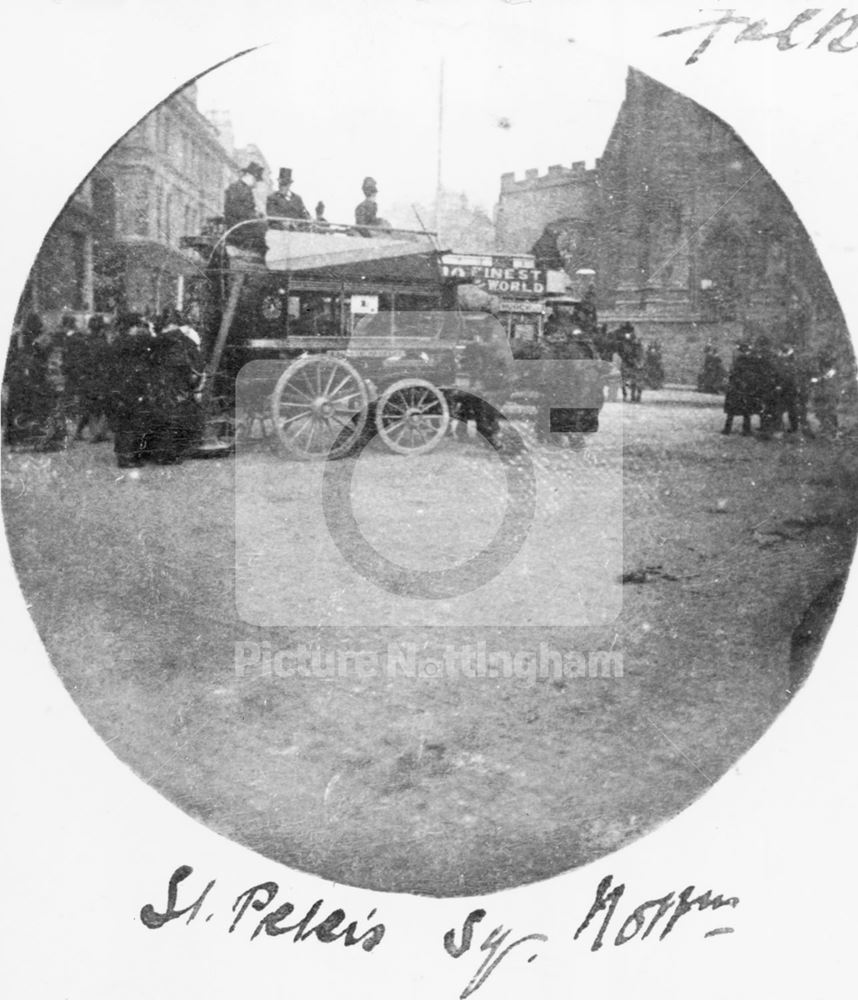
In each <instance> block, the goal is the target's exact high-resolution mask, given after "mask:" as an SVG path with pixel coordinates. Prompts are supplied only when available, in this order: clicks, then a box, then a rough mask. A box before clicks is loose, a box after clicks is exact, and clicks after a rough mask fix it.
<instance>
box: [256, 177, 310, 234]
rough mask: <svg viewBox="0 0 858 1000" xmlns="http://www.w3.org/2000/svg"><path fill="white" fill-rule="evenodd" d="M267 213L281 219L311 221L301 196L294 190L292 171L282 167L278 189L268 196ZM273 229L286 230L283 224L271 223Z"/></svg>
mask: <svg viewBox="0 0 858 1000" xmlns="http://www.w3.org/2000/svg"><path fill="white" fill-rule="evenodd" d="M265 213H266V215H268V216H274V217H277V218H281V219H309V218H310V213H309V212H308V211H307V209H306V208H305V207H304V202H303V200H302V198H301V196H300V195H298V194H295V192H294V191H293V190H292V169H291V167H281V168H280V176H279V178H278V188H277V190H276V191H273V192H272V193H271V194H270V195H268V200H267V201H266V203H265ZM269 225H270V227H271V228H272V229H284V228H285V226H284V225H283V224H282V223H278V222H270V223H269Z"/></svg>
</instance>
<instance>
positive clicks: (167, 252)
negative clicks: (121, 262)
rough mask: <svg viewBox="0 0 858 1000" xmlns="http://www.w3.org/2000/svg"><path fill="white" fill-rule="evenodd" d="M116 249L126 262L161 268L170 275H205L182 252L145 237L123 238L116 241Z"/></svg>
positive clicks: (200, 268)
mask: <svg viewBox="0 0 858 1000" xmlns="http://www.w3.org/2000/svg"><path fill="white" fill-rule="evenodd" d="M114 245H115V247H116V249H117V250H119V251H120V252H121V253H122V254H123V256H124V257H125V259H126V261H128V262H133V263H138V264H143V265H144V266H146V267H153V268H159V269H161V270H164V271H168V272H169V273H170V274H176V275H178V274H184V275H187V276H190V275H194V274H204V273H205V272H204V269H203V268H202V267H201V266H200V265H199V264H198V263H195V262H194V261H193V260H191V258H190V257H188V256H187V255H186V254H184V253H182V251H181V250H176V249H175V248H174V247H170V246H167V245H166V244H164V243H159V242H158V241H157V240H151V239H148V238H146V237H143V236H123V237H122V238H121V239H118V240H116V242H115V244H114Z"/></svg>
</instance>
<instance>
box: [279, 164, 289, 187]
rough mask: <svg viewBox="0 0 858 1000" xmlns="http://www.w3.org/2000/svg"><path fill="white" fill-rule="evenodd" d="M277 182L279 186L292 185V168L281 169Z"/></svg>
mask: <svg viewBox="0 0 858 1000" xmlns="http://www.w3.org/2000/svg"><path fill="white" fill-rule="evenodd" d="M278 182H279V183H280V184H291V183H292V168H291V167H281V168H280V176H279V177H278Z"/></svg>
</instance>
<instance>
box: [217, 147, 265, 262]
mask: <svg viewBox="0 0 858 1000" xmlns="http://www.w3.org/2000/svg"><path fill="white" fill-rule="evenodd" d="M264 173H265V171H264V170H263V168H262V167H261V166H260V165H259V164H258V163H256V162H255V161H251V162H250V163H248V165H247V166H246V167H245V168H244V170H242V172H241V177H240V178H239V179H238V180H237V181H234V182H233V183H232V184H230V186H229V187H228V188H227V189H226V192H225V194H224V202H223V220H224V224H225V225H226V228H227V232H228V233H229V230H231V229H232V227H233V226H238V229H235V230H234V231H233V232H231V233H229V235H228V236H227V242H228V243H230V244H232V246H237V247H243V248H244V249H246V250H255V251H257V252H261V253H264V252H265V233H264V229H263V228H262V227H260V226H249V225H243V226H241V225H239V223H242V222H247V220H249V219H258V218H259V213H258V212H257V210H256V201H255V199H254V197H253V189H254V187H255V186H256V185H257V184H258V183H259V181H261V180H262V177H263V174H264Z"/></svg>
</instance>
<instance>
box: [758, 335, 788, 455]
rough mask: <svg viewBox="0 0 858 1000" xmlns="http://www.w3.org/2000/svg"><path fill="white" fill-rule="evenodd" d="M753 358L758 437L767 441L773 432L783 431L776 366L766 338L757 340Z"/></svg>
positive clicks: (770, 346) (771, 349)
mask: <svg viewBox="0 0 858 1000" xmlns="http://www.w3.org/2000/svg"><path fill="white" fill-rule="evenodd" d="M753 357H754V361H755V364H756V371H755V375H754V385H755V391H756V394H757V399H758V400H759V406H760V437H761V438H762V439H763V440H768V439H769V438H770V437H771V436H772V434H773V433H774V431H776V430H782V429H783V409H782V407H781V388H780V385H779V383H778V365H777V360H776V358H775V352H774V350H773V348H772V345H771V341H770V340H769V338H768V337H758V338H757V341H756V344H755V346H754V352H753Z"/></svg>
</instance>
